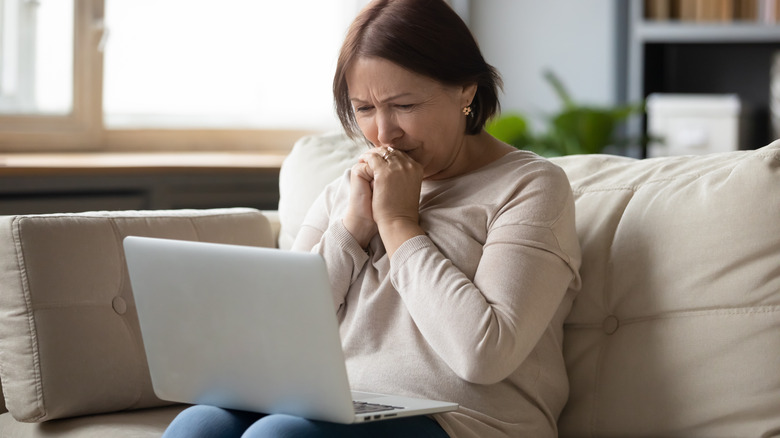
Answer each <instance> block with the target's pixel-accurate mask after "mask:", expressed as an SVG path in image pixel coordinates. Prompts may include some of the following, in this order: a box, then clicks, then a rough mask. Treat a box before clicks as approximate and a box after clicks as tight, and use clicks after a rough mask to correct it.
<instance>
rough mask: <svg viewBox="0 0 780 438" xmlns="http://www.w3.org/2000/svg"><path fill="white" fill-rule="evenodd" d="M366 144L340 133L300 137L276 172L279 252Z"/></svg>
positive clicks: (293, 236)
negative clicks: (307, 213) (317, 201)
mask: <svg viewBox="0 0 780 438" xmlns="http://www.w3.org/2000/svg"><path fill="white" fill-rule="evenodd" d="M367 149H368V145H367V144H366V143H360V142H355V141H352V140H350V139H349V138H348V137H347V136H346V135H344V134H343V133H341V132H334V133H329V134H324V135H312V136H307V137H303V138H301V139H300V140H298V141H297V142H296V143H295V145H293V148H292V151H290V154H289V155H288V156H287V158H285V160H284V163H282V168H281V170H280V172H279V221H280V224H281V229H280V230H279V242H278V244H279V248H282V249H289V248H290V247H291V246H292V243H293V240H295V236H296V235H297V234H298V230H299V229H300V227H301V223H302V222H303V218H304V217H305V216H306V212H307V211H309V207H310V206H311V205H312V203H314V200H315V199H316V198H317V196H319V194H320V193H321V192H322V189H324V188H325V186H326V185H328V184H329V183H330V182H332V181H333V180H335V179H336V178H338V177H340V176H342V175H343V174H344V172H345V171H346V170H347V169H349V168H350V167H352V165H353V164H354V163H356V162H357V159H358V156H359V155H360V153H361V152H363V151H365V150H367Z"/></svg>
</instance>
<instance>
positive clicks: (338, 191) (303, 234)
mask: <svg viewBox="0 0 780 438" xmlns="http://www.w3.org/2000/svg"><path fill="white" fill-rule="evenodd" d="M345 185H346V186H347V187H348V186H349V175H348V174H347V175H346V176H345V177H344V178H342V179H341V180H339V181H338V182H334V183H333V184H330V185H329V186H328V187H326V188H325V190H324V191H323V193H322V194H320V196H319V197H318V198H317V200H316V201H315V202H314V204H313V205H312V207H311V208H310V209H309V212H308V213H307V214H306V218H305V219H304V221H303V224H302V225H301V229H300V230H299V232H298V234H297V236H296V237H295V242H294V243H293V246H292V250H293V251H305V252H316V253H318V254H320V255H321V256H322V257H323V258H324V259H325V263H326V266H327V269H328V277H329V279H330V283H331V290H332V292H333V300H334V305H335V307H336V310H337V311H338V310H339V309H340V308H341V306H342V305H343V303H344V300H345V297H346V295H347V291H348V290H349V287H350V286H351V285H352V283H353V282H354V281H355V280H356V279H357V277H358V275H359V274H360V271H361V270H362V269H363V266H364V265H365V263H366V262H367V261H368V254H366V252H365V251H364V250H363V248H362V247H361V245H360V244H359V243H358V242H357V241H356V240H355V239H354V237H353V236H352V235H351V234H350V233H349V232H348V231H347V230H346V228H345V227H344V225H343V224H342V222H341V220H340V219H336V220H333V218H339V217H341V216H340V214H339V212H338V211H334V208H335V207H334V205H333V204H332V202H333V200H334V199H337V198H338V197H339V196H346V194H345V193H344V191H345V190H346V188H345Z"/></svg>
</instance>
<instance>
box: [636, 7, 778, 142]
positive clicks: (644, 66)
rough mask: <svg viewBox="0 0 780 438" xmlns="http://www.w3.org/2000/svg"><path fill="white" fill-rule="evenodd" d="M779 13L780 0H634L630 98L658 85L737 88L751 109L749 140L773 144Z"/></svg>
mask: <svg viewBox="0 0 780 438" xmlns="http://www.w3.org/2000/svg"><path fill="white" fill-rule="evenodd" d="M702 9H706V11H703V10H702ZM779 14H780V0H673V1H671V0H631V1H630V2H629V7H628V13H627V15H628V20H627V21H628V25H627V26H626V31H627V34H628V35H627V52H628V53H627V64H628V67H627V72H626V75H627V82H626V87H627V92H626V93H625V97H626V100H627V101H629V102H637V101H639V100H641V99H644V98H646V97H647V96H648V95H650V94H651V93H656V92H659V93H704V94H727V93H734V94H737V95H738V96H739V97H740V100H741V102H742V104H743V106H744V107H745V109H746V112H747V120H748V122H749V123H748V125H747V126H748V129H749V130H750V132H749V133H748V135H747V138H748V143H749V145H751V146H752V147H753V148H755V147H760V146H763V145H764V144H767V143H769V142H770V141H771V140H772V139H773V138H774V134H773V133H772V129H771V124H770V112H769V103H770V80H771V74H770V72H771V68H772V62H773V59H774V57H775V54H776V53H780V15H779ZM644 126H645V122H644V120H637V121H634V123H633V124H632V126H630V127H629V130H630V131H631V132H634V133H639V132H643V130H644ZM643 153H644V152H643Z"/></svg>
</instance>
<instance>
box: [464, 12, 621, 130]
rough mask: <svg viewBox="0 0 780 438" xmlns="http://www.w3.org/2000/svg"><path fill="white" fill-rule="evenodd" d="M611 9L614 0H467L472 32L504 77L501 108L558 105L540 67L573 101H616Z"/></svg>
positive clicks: (540, 109)
mask: <svg viewBox="0 0 780 438" xmlns="http://www.w3.org/2000/svg"><path fill="white" fill-rule="evenodd" d="M617 1H621V0H617ZM616 8H617V5H616V1H615V0H471V3H470V16H469V21H470V27H471V29H472V32H473V33H474V36H475V37H476V38H477V41H478V42H479V45H480V48H481V49H482V52H483V55H484V56H485V59H486V60H487V62H488V63H490V64H492V65H493V66H494V67H496V68H497V69H498V70H499V72H500V73H501V75H502V77H503V79H504V96H503V97H502V99H501V105H502V110H503V112H508V111H520V112H523V113H525V114H529V115H530V114H532V113H534V114H536V113H540V112H541V113H544V112H550V111H555V110H557V109H558V108H559V107H560V106H559V103H558V99H557V97H556V96H555V94H554V93H553V91H552V89H551V88H550V87H549V86H548V84H547V82H546V81H545V80H544V79H543V77H542V72H543V71H544V69H545V68H551V69H552V70H554V71H555V73H556V74H557V75H558V76H559V77H560V78H561V80H562V81H563V83H564V84H565V85H566V87H567V88H568V89H569V92H570V93H571V94H572V96H573V98H574V99H575V100H576V101H577V102H583V103H590V104H609V105H611V104H614V103H616V102H617V98H618V97H617V85H616V82H615V81H616V77H615V76H616V74H617V64H616V63H617V58H616V55H617V54H616V51H617V50H616V38H617V29H616V27H617V25H616V23H617V21H616V18H615V17H616V14H617V11H616Z"/></svg>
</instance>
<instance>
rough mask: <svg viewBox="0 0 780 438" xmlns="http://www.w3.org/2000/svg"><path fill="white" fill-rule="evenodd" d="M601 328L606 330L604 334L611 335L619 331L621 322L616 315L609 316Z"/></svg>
mask: <svg viewBox="0 0 780 438" xmlns="http://www.w3.org/2000/svg"><path fill="white" fill-rule="evenodd" d="M601 327H602V328H603V329H604V333H606V334H608V335H611V334H613V333H615V332H616V331H617V329H618V328H619V327H620V321H619V320H618V319H617V316H615V315H609V316H608V317H606V318H604V322H602V323H601Z"/></svg>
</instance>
